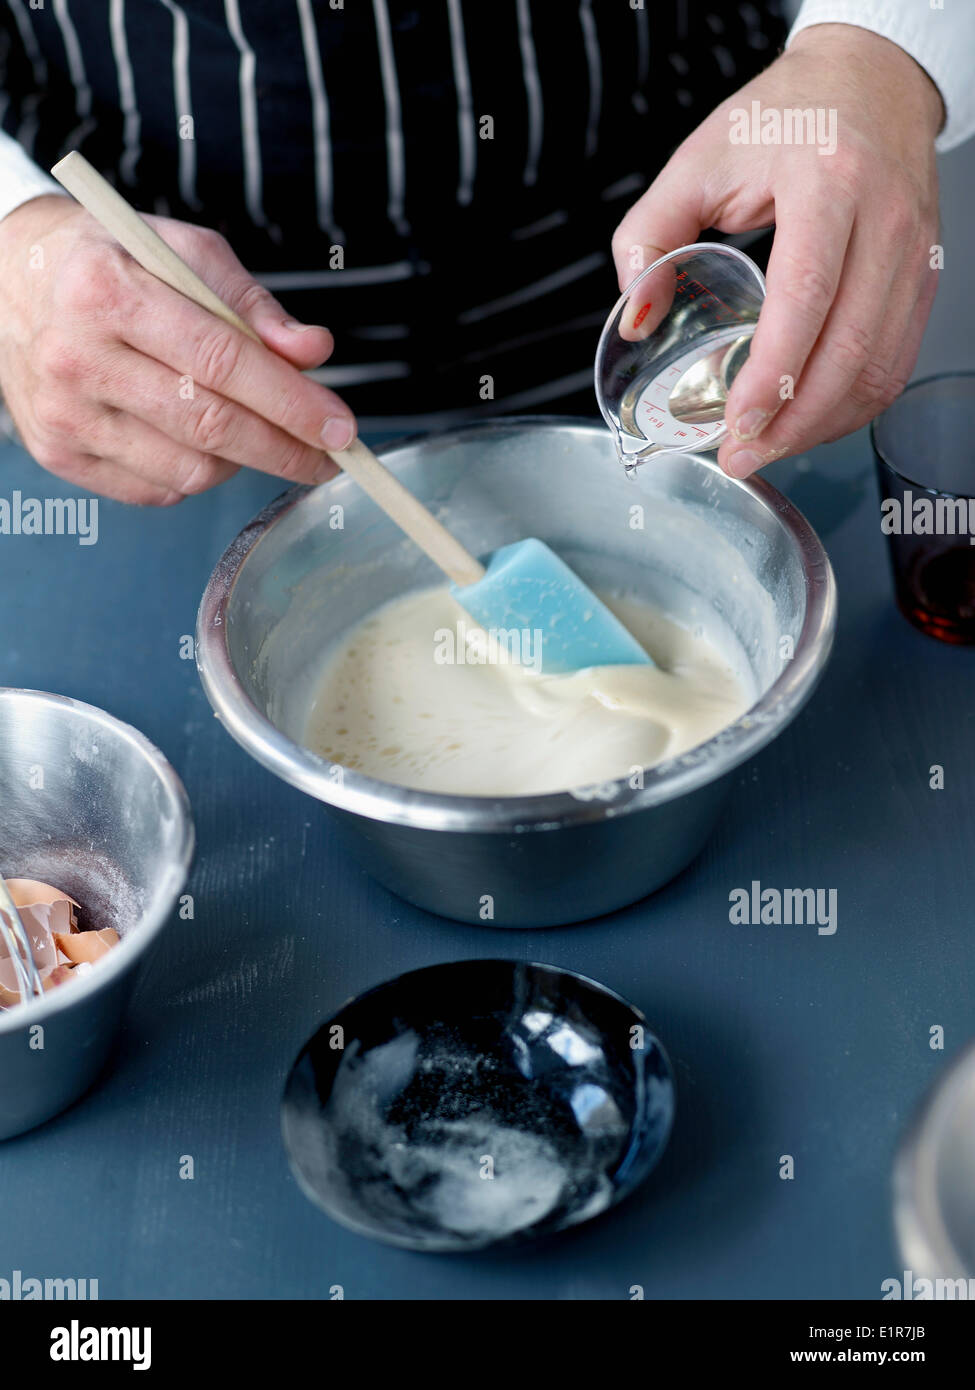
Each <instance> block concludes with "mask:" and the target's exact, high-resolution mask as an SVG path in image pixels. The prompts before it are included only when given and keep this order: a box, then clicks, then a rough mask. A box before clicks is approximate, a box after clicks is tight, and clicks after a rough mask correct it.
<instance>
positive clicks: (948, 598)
mask: <svg viewBox="0 0 975 1390" xmlns="http://www.w3.org/2000/svg"><path fill="white" fill-rule="evenodd" d="M895 573H896V579H897V601H898V604H899V605H900V608H901V611H902V612H903V614H904V616H905V617H906V618H907V619H908V620H909V621H910V622H912V623H914V624H915V626H916V627H919V628H921V629H922V630H923V631H924V632H927V633H930V634H931V636H932V637H940V638H941V640H942V642H975V545H970V544H968V542H967V541H965V542H963V543H961V544H957V545H949V546H947V547H946V546H945V542H944V538H943V537H942V538H939V537H935V536H932V538H931V541H930V543H929V544H926V545H925V544H922V545H918V546H916V547H915V549H914V551H913V554H912V556H911V559H910V562H909V564H908V565H906V566H904V567H903V568H899V567H897V566H896V565H895Z"/></svg>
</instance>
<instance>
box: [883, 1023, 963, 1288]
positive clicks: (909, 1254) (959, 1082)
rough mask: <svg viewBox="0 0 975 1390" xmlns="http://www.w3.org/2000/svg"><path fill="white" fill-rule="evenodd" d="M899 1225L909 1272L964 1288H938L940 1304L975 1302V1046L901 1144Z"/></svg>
mask: <svg viewBox="0 0 975 1390" xmlns="http://www.w3.org/2000/svg"><path fill="white" fill-rule="evenodd" d="M894 1224H895V1226H896V1230H897V1238H898V1243H899V1245H900V1251H901V1255H902V1257H903V1260H904V1269H905V1271H910V1272H911V1273H912V1274H914V1275H915V1276H916V1277H917V1278H920V1279H929V1280H931V1281H937V1280H942V1281H955V1280H962V1281H964V1287H963V1288H961V1289H959V1288H958V1287H952V1286H951V1285H950V1284H949V1285H947V1286H946V1285H944V1284H942V1286H941V1288H940V1289H939V1288H938V1286H937V1284H935V1291H934V1295H933V1296H934V1297H937V1298H971V1297H973V1296H975V1295H973V1292H972V1290H973V1289H975V1043H970V1044H969V1045H968V1047H966V1048H965V1050H964V1051H963V1052H962V1053H961V1055H960V1056H959V1057H958V1058H957V1059H956V1060H955V1061H954V1062H953V1063H952V1064H951V1065H950V1066H949V1067H948V1069H947V1070H946V1072H945V1073H944V1075H943V1076H941V1077H940V1079H939V1080H938V1081H937V1083H936V1084H935V1085H934V1087H933V1088H932V1089H931V1091H930V1092H929V1094H928V1096H927V1097H926V1099H925V1101H924V1103H923V1105H922V1107H921V1109H920V1111H919V1113H918V1114H917V1116H916V1117H915V1119H914V1122H913V1124H912V1125H911V1127H910V1129H909V1131H908V1133H907V1135H906V1137H905V1139H904V1141H903V1143H902V1145H901V1148H900V1151H899V1153H898V1155H897V1163H896V1165H895V1168H894ZM903 1296H904V1297H905V1298H908V1297H911V1296H912V1294H909V1293H908V1292H907V1290H904V1291H903ZM918 1296H920V1295H918ZM929 1296H930V1295H929Z"/></svg>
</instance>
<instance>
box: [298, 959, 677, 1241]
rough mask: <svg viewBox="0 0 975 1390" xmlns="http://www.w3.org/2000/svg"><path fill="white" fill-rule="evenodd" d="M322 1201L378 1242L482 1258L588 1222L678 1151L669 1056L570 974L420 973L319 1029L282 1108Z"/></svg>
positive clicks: (510, 968)
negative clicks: (671, 1140) (672, 1139)
mask: <svg viewBox="0 0 975 1390" xmlns="http://www.w3.org/2000/svg"><path fill="white" fill-rule="evenodd" d="M281 1111H282V1130H283V1134H284V1142H285V1147H286V1149H287V1151H288V1156H289V1158H290V1160H291V1166H292V1168H293V1170H294V1172H295V1175H296V1177H297V1179H298V1181H299V1183H300V1184H301V1187H302V1189H303V1190H304V1192H305V1193H306V1194H307V1196H308V1197H310V1198H311V1200H312V1201H313V1202H315V1203H317V1204H318V1205H319V1206H320V1207H322V1208H323V1209H324V1210H325V1211H326V1212H327V1213H328V1214H329V1216H332V1217H334V1219H335V1220H336V1221H339V1222H341V1223H342V1225H344V1226H348V1227H349V1228H350V1229H351V1230H353V1231H358V1232H359V1233H360V1234H362V1235H367V1236H372V1237H373V1238H374V1239H376V1240H382V1241H386V1242H388V1243H389V1244H392V1245H400V1246H406V1247H408V1248H409V1249H413V1250H429V1251H459V1250H477V1249H481V1248H483V1247H485V1246H488V1245H495V1244H498V1243H499V1242H505V1241H519V1240H525V1239H528V1238H534V1237H537V1236H541V1235H545V1234H548V1233H550V1232H553V1231H559V1230H563V1229H564V1228H565V1227H567V1226H574V1225H576V1224H578V1223H579V1222H580V1221H587V1220H589V1219H590V1217H593V1216H596V1215H598V1214H599V1213H600V1212H603V1211H605V1210H606V1209H607V1208H608V1207H610V1206H612V1205H614V1204H615V1203H616V1202H618V1201H620V1200H621V1199H622V1198H623V1197H625V1196H626V1195H627V1193H629V1192H631V1191H632V1190H633V1189H634V1188H635V1187H636V1186H637V1184H638V1183H640V1182H641V1181H642V1180H643V1179H644V1178H645V1177H646V1175H647V1174H648V1173H649V1172H650V1170H651V1168H652V1167H653V1166H654V1164H655V1163H656V1162H657V1159H658V1158H659V1157H660V1154H661V1153H662V1151H663V1149H664V1147H665V1145H666V1143H667V1139H668V1137H669V1134H670V1128H671V1124H672V1121H673V1115H674V1079H673V1073H672V1071H671V1067H670V1063H669V1061H668V1059H667V1055H666V1053H665V1052H664V1050H663V1048H662V1047H661V1046H660V1043H659V1042H658V1041H657V1039H656V1038H655V1037H653V1035H652V1034H651V1033H650V1032H649V1030H648V1028H647V1022H646V1019H645V1018H644V1016H643V1014H641V1013H640V1011H639V1010H638V1009H636V1008H634V1007H633V1005H632V1004H629V1003H627V1002H626V1000H625V999H622V998H620V996H619V995H617V994H614V993H613V992H612V991H611V990H608V989H606V988H605V987H604V986H603V985H600V984H597V983H596V981H594V980H589V979H586V977H585V976H583V975H576V974H574V973H573V972H572V971H569V970H560V969H558V968H557V967H555V966H552V965H528V964H525V963H523V962H521V961H509V960H468V961H457V962H453V963H449V964H445V965H434V966H428V967H427V968H426V969H424V970H414V971H410V972H409V973H408V974H405V975H400V976H398V977H397V978H396V979H394V980H389V981H387V982H386V983H385V984H382V985H379V986H377V987H376V988H375V989H371V990H369V991H367V992H366V993H365V994H361V995H359V996H358V998H356V999H352V1000H351V1001H350V1002H349V1003H348V1004H346V1005H345V1006H344V1007H343V1008H342V1009H340V1010H339V1011H338V1013H336V1014H335V1015H334V1016H333V1017H332V1018H330V1019H329V1020H328V1022H327V1023H325V1024H323V1026H322V1027H321V1028H320V1029H319V1030H318V1032H317V1033H316V1034H315V1036H314V1037H313V1038H312V1039H311V1040H310V1042H308V1043H307V1044H306V1046H305V1047H304V1049H303V1050H302V1052H301V1054H300V1055H299V1057H298V1059H297V1061H296V1062H295V1064H294V1066H293V1067H292V1069H291V1072H290V1074H289V1076H288V1080H287V1084H286V1086H285V1091H284V1098H283V1100H282V1107H281Z"/></svg>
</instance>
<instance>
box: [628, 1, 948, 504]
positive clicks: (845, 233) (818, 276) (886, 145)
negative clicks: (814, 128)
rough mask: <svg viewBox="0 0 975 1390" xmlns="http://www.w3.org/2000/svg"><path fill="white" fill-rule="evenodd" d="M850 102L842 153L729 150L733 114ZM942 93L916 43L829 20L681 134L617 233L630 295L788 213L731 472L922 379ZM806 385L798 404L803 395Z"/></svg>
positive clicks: (840, 424)
mask: <svg viewBox="0 0 975 1390" xmlns="http://www.w3.org/2000/svg"><path fill="white" fill-rule="evenodd" d="M755 101H757V102H759V103H760V108H761V110H762V111H767V110H769V109H774V110H777V111H778V112H779V113H780V115H781V113H782V112H783V111H784V110H786V109H787V108H803V109H805V108H809V107H812V108H813V109H814V110H823V109H824V108H825V109H826V110H827V111H828V110H829V108H835V110H836V113H837V114H836V135H837V141H836V149H835V152H833V153H829V154H826V153H823V154H821V153H820V152H819V149H818V147H817V146H816V145H814V144H802V145H800V144H790V145H786V144H770V145H761V144H755V145H752V144H732V143H731V139H730V131H731V129H732V121H731V118H730V112H731V111H732V110H734V109H735V108H736V107H737V108H745V110H747V111H748V112H749V113H751V111H752V102H755ZM943 119H944V108H943V105H942V102H941V97H940V95H939V93H938V90H937V88H936V87H935V86H934V84H933V83H932V81H931V79H930V78H929V77H928V76H927V74H926V73H925V72H924V70H923V69H922V68H921V67H919V66H918V64H917V63H915V61H914V59H913V58H911V57H909V56H908V54H906V53H905V52H904V51H903V50H902V49H900V48H898V47H897V46H896V45H895V44H893V43H891V42H890V41H889V40H887V39H884V38H881V37H880V36H879V35H877V34H873V33H870V32H869V31H867V30H865V29H859V28H856V27H855V26H853V25H847V24H821V25H815V26H813V27H811V28H809V29H806V30H803V31H802V33H800V34H798V35H797V36H796V39H795V41H794V42H793V44H792V46H791V47H790V48H789V50H788V51H787V52H786V53H784V54H783V55H782V56H781V57H780V58H778V59H776V61H775V62H774V63H772V65H771V66H770V67H769V68H767V69H766V71H765V72H763V73H762V74H761V75H760V76H759V77H757V78H755V80H754V81H752V82H750V83H749V84H748V85H747V86H746V87H743V88H742V89H741V91H739V92H737V93H736V94H735V95H734V96H733V97H731V98H729V100H728V101H726V102H724V103H723V104H722V105H721V106H719V107H718V108H717V109H716V110H715V111H713V112H712V113H711V115H710V116H709V117H708V118H707V120H705V121H704V122H703V123H702V124H701V125H700V126H698V128H697V129H696V130H695V131H694V132H693V133H692V134H691V135H690V136H689V137H688V138H687V139H686V140H685V141H684V143H683V144H682V145H681V146H680V148H679V149H678V150H677V151H676V152H675V153H674V155H673V156H672V157H671V159H670V160H669V161H668V163H667V165H666V166H665V167H664V169H663V170H662V171H661V173H660V174H659V176H658V177H657V178H656V179H655V180H654V182H653V183H652V184H651V186H650V188H649V189H648V190H647V192H646V193H645V194H644V195H643V197H642V198H641V199H640V200H639V202H637V203H636V204H634V206H633V207H632V208H631V209H630V211H629V212H628V213H627V214H626V216H625V217H624V219H623V221H622V222H621V223H620V225H619V227H618V228H617V230H616V233H615V235H614V237H613V255H614V259H615V261H616V267H617V271H618V274H619V281H620V288H621V289H625V288H626V286H627V285H628V284H629V283H630V282H631V281H632V280H633V279H634V278H635V276H636V274H637V273H638V270H637V269H634V264H633V263H634V259H636V260H637V263H638V265H639V264H640V255H641V252H642V257H643V259H642V264H643V265H644V266H647V265H649V264H650V263H651V262H652V261H653V260H655V259H656V258H657V257H659V256H661V255H663V254H664V253H665V252H667V251H673V250H675V249H676V248H677V247H678V246H684V245H688V244H689V243H691V242H694V241H696V240H697V239H698V237H699V236H700V233H701V231H702V230H703V229H704V228H707V227H714V228H716V229H717V230H719V231H722V232H727V233H734V232H744V231H748V230H751V229H754V228H759V227H766V226H769V225H771V224H772V223H773V222H774V223H775V239H774V243H773V247H772V253H771V256H770V258H769V264H768V274H767V285H768V298H767V300H766V302H765V304H764V306H763V308H762V312H761V315H760V318H759V322H758V327H757V329H756V331H755V336H754V338H753V340H752V345H751V351H750V354H749V358H748V361H747V362H746V364H745V366H744V367H743V368H742V370H741V372H740V373H739V375H738V377H737V379H736V380H735V383H734V386H733V387H732V390H731V392H730V394H729V397H728V405H727V410H726V414H725V419H726V421H727V424H728V428H729V431H730V433H729V436H728V438H727V439H726V440H725V441H724V443H723V444H722V446H721V449H720V450H719V453H718V461H719V463H720V464H721V466H722V468H724V470H725V471H726V472H727V473H729V474H731V475H732V476H733V477H747V476H748V475H749V474H750V473H753V472H754V471H755V469H757V468H760V467H761V466H762V465H763V464H765V463H769V462H770V461H771V460H772V459H777V458H781V457H782V456H783V455H785V454H794V453H798V452H800V451H801V450H804V449H809V448H811V447H812V446H813V445H815V444H820V443H822V442H824V441H826V440H832V439H838V438H840V437H841V436H842V435H844V434H849V433H850V432H851V431H852V430H855V429H858V428H859V427H860V426H861V425H864V424H866V423H867V421H868V420H870V419H872V418H873V416H874V415H877V414H879V412H880V411H881V410H884V409H886V407H887V406H888V405H890V403H891V402H892V401H893V400H894V399H895V397H896V396H898V395H899V394H900V392H901V391H902V390H903V389H904V387H905V386H906V385H907V382H908V379H909V377H910V374H911V371H912V370H913V367H914V363H915V361H916V359H917V353H918V349H919V347H920V343H921V336H922V334H923V332H924V327H925V324H926V322H927V318H928V314H929V312H930V308H931V303H932V301H933V299H934V294H935V289H936V286H937V271H936V269H933V268H932V260H933V255H932V247H933V246H934V244H935V243H936V242H937V241H938V190H937V171H936V167H935V153H934V138H935V135H936V134H937V132H938V130H939V129H940V126H941V124H942V121H943ZM790 383H793V384H794V385H793V386H792V388H791V389H793V390H794V398H790V396H789V391H790Z"/></svg>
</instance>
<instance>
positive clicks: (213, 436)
mask: <svg viewBox="0 0 975 1390" xmlns="http://www.w3.org/2000/svg"><path fill="white" fill-rule="evenodd" d="M146 220H147V221H148V222H150V223H151V224H152V225H153V227H155V229H156V231H157V232H159V234H160V235H161V236H162V237H163V239H164V240H165V241H167V242H169V244H170V246H172V248H173V250H174V251H176V253H177V255H179V256H181V257H182V258H183V259H184V260H185V261H187V262H188V263H189V264H190V265H191V266H192V267H193V269H194V270H195V271H196V272H197V274H198V275H200V276H201V277H202V278H203V279H204V280H205V281H206V282H207V284H208V285H209V286H210V287H211V289H213V290H214V291H215V293H216V294H218V295H219V296H220V297H221V298H222V299H224V300H225V301H226V302H227V303H228V304H229V305H230V307H231V308H232V309H235V310H236V311H237V313H238V314H240V316H241V317H242V318H244V319H246V321H247V322H248V323H249V324H250V325H251V327H252V328H253V329H254V330H255V331H256V332H257V333H258V334H259V335H260V337H261V339H262V343H255V342H253V341H252V340H251V339H249V338H247V337H246V336H245V335H244V334H243V333H241V332H240V331H239V330H237V329H235V328H231V327H230V326H228V325H227V324H225V323H224V322H223V320H222V319H218V318H216V317H215V316H214V315H212V314H210V313H208V312H207V311H206V310H205V309H201V308H200V307H199V306H198V305H196V304H194V303H192V302H191V301H190V300H188V299H186V298H184V296H183V295H181V294H178V293H177V292H176V291H175V290H172V289H170V288H169V286H168V285H165V284H163V283H162V282H161V281H160V280H157V279H156V278H155V277H154V276H153V275H150V274H149V273H148V271H145V270H143V269H142V267H141V266H140V265H138V264H137V263H136V262H135V261H134V260H133V259H132V258H131V256H129V255H128V254H127V253H126V252H125V251H123V250H122V248H121V247H120V246H119V245H118V243H117V242H115V241H114V240H113V238H112V237H111V236H110V235H109V234H108V233H107V232H106V231H104V230H103V229H102V228H101V227H100V226H99V224H98V223H97V222H96V221H95V219H94V218H92V217H91V216H90V215H89V214H88V213H87V212H85V210H84V209H83V208H81V207H79V205H78V204H77V203H75V202H74V201H73V200H72V199H70V198H64V197H60V196H58V195H56V194H52V195H51V196H49V197H41V198H34V199H32V200H31V201H30V202H28V203H25V204H23V205H22V206H21V207H19V208H17V209H15V211H13V212H11V213H10V214H9V215H8V216H7V217H5V218H4V219H3V221H0V391H2V394H3V398H4V402H5V404H6V406H7V409H8V410H9V412H10V414H11V416H12V417H13V420H14V423H15V425H16V426H17V429H18V431H19V433H20V436H21V439H22V440H23V442H24V444H25V446H26V447H27V449H29V450H30V452H31V453H32V454H33V455H34V457H35V458H36V459H37V461H38V463H40V464H41V465H42V467H44V468H47V469H49V470H50V471H51V472H52V473H56V474H57V475H58V476H59V477H61V478H64V479H66V480H67V481H69V482H72V483H76V484H78V485H79V486H81V487H83V488H86V489H91V490H92V491H94V492H99V493H103V494H105V495H106V496H108V497H115V498H119V499H120V500H121V501H124V502H141V503H151V504H156V505H160V506H166V505H169V504H170V503H173V502H179V501H181V500H182V498H184V497H185V496H187V495H189V494H190V493H196V492H202V491H204V489H206V488H209V487H213V486H214V484H216V483H220V482H223V481H224V479H226V478H229V477H230V476H231V475H232V474H233V473H235V472H236V471H237V469H238V468H239V467H240V466H241V465H243V466H245V467H249V468H258V469H261V470H262V471H263V472H266V473H276V474H278V475H279V476H280V477H282V478H286V479H288V480H289V481H293V482H303V483H314V482H321V481H323V480H324V479H325V478H327V477H331V476H332V475H333V474H334V473H335V472H336V471H337V469H336V466H335V464H334V463H332V462H331V461H330V460H329V458H328V457H327V455H325V454H324V453H323V452H322V450H323V448H325V447H326V446H328V447H331V448H342V447H344V446H345V445H346V444H347V443H349V442H350V440H351V439H352V437H353V436H354V433H355V421H354V419H353V416H352V413H351V411H350V410H349V408H348V406H346V405H345V404H344V403H343V402H342V401H340V400H339V398H338V397H337V396H336V395H334V393H333V392H331V391H328V390H326V389H325V387H323V386H321V385H319V384H317V383H316V382H314V381H311V380H310V379H309V378H308V377H305V376H303V375H302V369H305V368H309V367H314V366H317V365H319V364H320V363H321V362H323V361H324V360H325V359H326V358H327V357H328V356H329V355H330V353H331V351H332V346H333V343H332V336H331V334H330V333H329V332H328V330H327V329H324V328H318V327H315V326H305V325H302V324H298V323H296V322H294V320H289V319H288V316H287V315H286V314H285V312H284V310H283V309H282V308H281V306H280V304H278V303H277V302H276V301H275V300H274V299H273V298H272V297H271V295H270V294H268V293H267V291H266V290H264V289H262V288H261V286H260V285H258V284H257V282H256V281H255V280H254V279H253V278H252V277H251V276H250V275H248V273H247V271H246V270H245V269H244V267H243V266H242V265H241V264H240V262H239V261H238V260H237V258H236V256H235V255H234V254H233V252H232V251H231V249H230V247H229V246H228V245H227V242H226V241H225V240H224V239H223V237H222V236H220V235H219V234H218V233H217V232H213V231H210V230H208V229H207V228H204V227H194V226H190V225H189V224H187V223H185V222H176V221H173V220H172V219H170V218H165V217H149V218H147V219H146ZM263 344H266V346H264V345H263Z"/></svg>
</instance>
